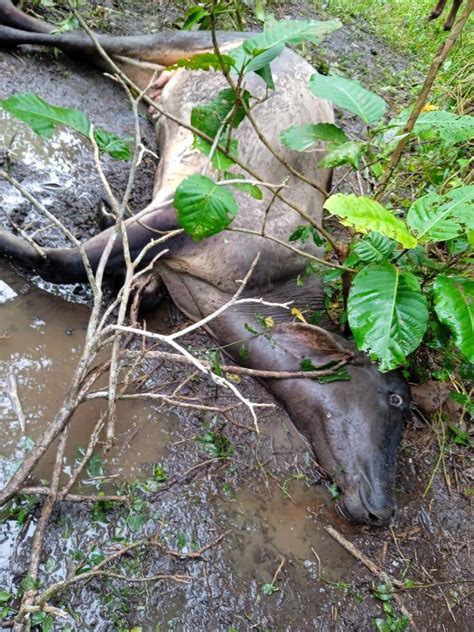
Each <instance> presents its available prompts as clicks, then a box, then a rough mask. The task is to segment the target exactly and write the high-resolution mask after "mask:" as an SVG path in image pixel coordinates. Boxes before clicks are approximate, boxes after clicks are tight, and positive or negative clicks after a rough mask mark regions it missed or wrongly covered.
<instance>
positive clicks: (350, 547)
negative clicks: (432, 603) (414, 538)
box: [324, 525, 417, 630]
mask: <svg viewBox="0 0 474 632" xmlns="http://www.w3.org/2000/svg"><path fill="white" fill-rule="evenodd" d="M324 529H325V530H326V531H327V532H328V533H329V535H330V536H331V537H332V538H334V539H335V540H336V542H337V543H338V544H340V545H341V546H342V547H343V548H344V549H346V551H348V552H349V553H350V554H351V555H352V556H354V557H355V558H356V559H357V560H359V562H362V564H363V565H364V566H365V567H366V568H368V569H369V571H370V572H371V573H372V575H375V577H376V578H377V579H378V580H379V581H380V582H382V583H383V584H388V585H389V586H395V588H403V587H404V584H403V582H400V581H398V579H393V578H392V577H390V575H388V574H387V573H386V572H385V571H384V570H383V569H381V568H380V567H379V566H378V565H377V564H376V563H375V562H373V561H372V560H371V559H370V558H368V557H367V555H365V554H364V553H362V551H361V550H360V549H358V548H357V547H356V546H355V545H354V544H353V543H352V542H350V541H349V540H348V539H347V538H345V537H344V536H343V535H342V533H340V532H339V531H337V529H335V528H334V527H332V526H331V525H327V526H325V527H324ZM393 598H394V599H395V601H396V602H397V606H398V607H399V608H400V611H401V612H402V613H403V614H404V615H405V616H407V617H408V619H409V621H410V625H411V626H412V628H413V629H414V630H417V627H416V625H415V623H414V621H413V617H412V615H411V613H410V612H409V611H408V610H407V609H406V608H405V606H404V605H403V602H402V601H401V599H400V596H399V595H397V594H396V593H393Z"/></svg>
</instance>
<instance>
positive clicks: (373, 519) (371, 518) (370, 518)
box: [368, 511, 380, 524]
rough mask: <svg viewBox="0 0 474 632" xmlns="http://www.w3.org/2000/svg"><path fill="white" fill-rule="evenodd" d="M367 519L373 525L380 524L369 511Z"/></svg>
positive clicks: (377, 518)
mask: <svg viewBox="0 0 474 632" xmlns="http://www.w3.org/2000/svg"><path fill="white" fill-rule="evenodd" d="M368 517H369V521H370V522H372V523H373V524H379V523H380V518H379V517H378V516H376V515H375V514H373V513H371V512H370V511H369V514H368Z"/></svg>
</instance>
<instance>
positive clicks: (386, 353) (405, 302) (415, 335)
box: [347, 262, 428, 371]
mask: <svg viewBox="0 0 474 632" xmlns="http://www.w3.org/2000/svg"><path fill="white" fill-rule="evenodd" d="M347 314H348V319H349V326H350V328H351V330H352V333H353V334H354V338H355V341H356V344H357V347H358V348H359V349H360V350H362V351H367V352H368V353H369V354H370V356H371V357H373V358H375V359H377V360H379V361H380V370H381V371H389V370H391V369H394V368H396V367H397V366H399V365H400V364H402V363H403V362H404V361H405V359H406V356H407V355H408V354H409V353H411V352H412V351H414V350H415V349H416V348H417V347H418V346H419V344H420V343H421V340H422V338H423V335H424V333H425V331H426V328H427V326H428V307H427V303H426V299H425V297H424V295H423V293H422V292H421V289H420V285H419V283H418V281H417V279H416V277H415V276H414V275H413V274H411V273H410V272H401V271H400V270H399V269H398V268H397V267H396V266H394V265H392V264H390V263H387V262H384V263H379V264H374V265H370V266H367V267H366V268H364V269H363V270H362V271H361V272H359V273H358V274H357V275H356V276H355V277H354V281H353V284H352V287H351V290H350V292H349V299H348V304H347Z"/></svg>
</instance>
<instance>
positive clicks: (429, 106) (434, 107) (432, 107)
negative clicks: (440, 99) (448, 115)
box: [421, 103, 439, 112]
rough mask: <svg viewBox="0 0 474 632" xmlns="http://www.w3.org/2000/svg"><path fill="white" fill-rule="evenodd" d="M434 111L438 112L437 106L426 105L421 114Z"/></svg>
mask: <svg viewBox="0 0 474 632" xmlns="http://www.w3.org/2000/svg"><path fill="white" fill-rule="evenodd" d="M435 110H439V107H438V106H437V105H433V104H432V103H427V104H426V105H425V106H424V107H423V109H422V110H421V111H422V112H434V111H435Z"/></svg>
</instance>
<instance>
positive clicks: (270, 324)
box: [263, 316, 275, 329]
mask: <svg viewBox="0 0 474 632" xmlns="http://www.w3.org/2000/svg"><path fill="white" fill-rule="evenodd" d="M263 324H264V325H265V327H266V328H267V329H272V327H275V321H274V320H273V318H272V317H271V316H267V317H266V318H264V319H263Z"/></svg>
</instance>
